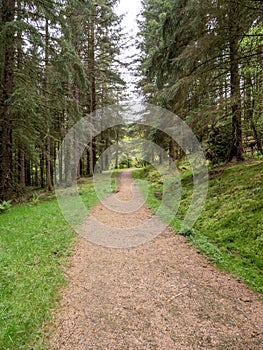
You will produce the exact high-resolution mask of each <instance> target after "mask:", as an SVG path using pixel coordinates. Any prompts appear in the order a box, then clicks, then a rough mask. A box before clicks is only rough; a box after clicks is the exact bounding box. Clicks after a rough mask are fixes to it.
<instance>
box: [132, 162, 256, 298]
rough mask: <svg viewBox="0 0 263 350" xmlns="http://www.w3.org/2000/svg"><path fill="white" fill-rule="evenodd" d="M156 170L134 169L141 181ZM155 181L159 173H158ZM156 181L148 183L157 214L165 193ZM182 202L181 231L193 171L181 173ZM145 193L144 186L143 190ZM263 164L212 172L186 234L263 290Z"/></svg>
mask: <svg viewBox="0 0 263 350" xmlns="http://www.w3.org/2000/svg"><path fill="white" fill-rule="evenodd" d="M154 172H156V171H155V170H154V169H153V168H147V169H140V170H137V171H135V172H134V177H135V178H137V179H139V178H140V179H152V178H153V173H154ZM155 177H156V179H158V176H157V175H156V174H155ZM160 183H161V181H160V178H159V179H158V181H153V182H152V181H150V184H149V185H148V191H149V193H148V199H147V203H148V205H149V207H150V208H151V209H152V210H153V211H154V212H155V211H156V210H157V209H158V206H159V205H160V200H159V199H157V198H155V196H154V191H156V189H157V190H158V191H162V185H161V184H160ZM181 183H182V200H181V204H180V207H179V210H178V212H177V213H176V215H175V217H174V219H173V220H172V222H171V226H172V227H173V228H174V230H175V232H179V231H180V227H181V225H182V219H183V217H184V214H185V213H186V210H187V208H188V207H189V204H190V202H191V196H192V193H193V191H192V189H193V182H192V174H191V172H189V171H188V172H185V173H183V174H181ZM144 191H145V189H144ZM262 214H263V162H262V160H261V161H255V162H250V163H244V164H240V165H231V166H229V167H220V168H214V169H211V171H210V181H209V192H208V197H207V201H206V205H205V208H204V209H203V211H202V213H201V215H200V217H199V219H198V220H197V222H196V224H195V227H194V229H191V230H189V231H185V232H182V233H183V234H184V235H185V236H187V238H188V239H189V241H191V242H192V243H193V244H194V245H195V246H196V247H197V248H198V249H199V250H200V251H202V252H203V253H204V254H205V255H206V256H207V257H208V258H209V259H210V260H211V261H212V262H213V263H215V264H216V265H217V266H218V267H220V268H222V269H224V270H225V271H227V272H229V273H232V274H234V275H236V276H237V277H238V278H239V279H240V280H243V281H245V282H246V283H247V284H248V285H249V286H250V287H251V288H252V289H254V290H256V291H259V292H261V293H263V273H262V272H263V215H262Z"/></svg>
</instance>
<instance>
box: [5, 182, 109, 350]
mask: <svg viewBox="0 0 263 350" xmlns="http://www.w3.org/2000/svg"><path fill="white" fill-rule="evenodd" d="M114 182H115V181H114V177H113V178H112V183H114ZM79 191H80V193H81V197H82V200H83V202H84V204H85V206H86V207H87V208H88V209H89V208H91V207H92V206H93V205H94V204H95V203H96V202H97V200H98V199H97V196H96V193H95V190H94V187H93V184H92V179H83V180H81V182H80V185H79ZM108 192H109V189H105V195H107V193H108ZM74 237H75V234H74V232H73V230H72V229H71V228H70V227H69V225H68V224H67V222H66V221H65V219H64V217H63V215H62V214H61V212H60V210H59V207H58V204H57V201H56V200H55V199H54V196H53V198H52V196H51V199H50V198H49V199H48V200H40V201H32V200H31V201H30V202H27V203H23V204H18V205H14V206H13V207H12V208H11V209H9V210H8V211H6V212H4V213H3V214H1V215H0V349H3V350H16V349H19V350H29V349H34V350H36V349H46V340H45V339H46V332H47V328H48V327H45V324H48V323H49V318H50V310H51V309H52V308H54V307H55V305H56V301H58V290H59V288H61V287H62V286H63V285H64V283H65V278H64V276H63V267H64V266H65V265H66V264H67V261H68V256H69V254H70V253H71V249H72V246H73V244H74Z"/></svg>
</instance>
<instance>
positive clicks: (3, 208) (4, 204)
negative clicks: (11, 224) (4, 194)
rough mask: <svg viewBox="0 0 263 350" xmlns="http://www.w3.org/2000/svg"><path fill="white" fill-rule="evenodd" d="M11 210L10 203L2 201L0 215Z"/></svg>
mask: <svg viewBox="0 0 263 350" xmlns="http://www.w3.org/2000/svg"><path fill="white" fill-rule="evenodd" d="M10 208H11V201H2V202H1V203H0V214H2V213H4V212H5V211H7V210H8V209H10Z"/></svg>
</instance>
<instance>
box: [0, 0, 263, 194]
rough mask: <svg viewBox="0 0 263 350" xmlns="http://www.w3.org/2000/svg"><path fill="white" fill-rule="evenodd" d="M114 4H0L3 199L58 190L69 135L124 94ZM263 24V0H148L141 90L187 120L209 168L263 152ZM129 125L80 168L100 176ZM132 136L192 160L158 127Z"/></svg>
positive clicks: (142, 25)
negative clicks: (100, 162) (104, 158)
mask: <svg viewBox="0 0 263 350" xmlns="http://www.w3.org/2000/svg"><path fill="white" fill-rule="evenodd" d="M117 3H118V1H117V0H100V1H93V0H92V1H81V0H63V1H59V0H55V1H54V0H53V1H51V0H44V1H39V0H35V1H15V0H2V2H1V8H0V38H1V39H0V40H1V48H0V199H2V200H3V199H11V198H15V197H17V196H18V197H19V196H21V195H23V193H24V191H25V189H26V188H27V187H28V186H33V187H37V188H43V189H46V190H48V191H50V190H52V189H53V186H54V181H57V182H62V176H63V174H62V168H65V167H67V157H66V156H65V157H62V158H61V159H60V167H59V169H56V167H55V166H54V165H55V159H56V157H57V154H58V149H59V147H60V145H61V143H62V140H63V138H64V136H65V135H66V133H67V131H68V130H69V129H70V128H71V127H72V126H73V125H74V124H75V123H76V122H77V121H78V120H80V119H81V118H82V117H85V116H88V115H89V114H90V113H92V112H94V111H95V110H97V109H99V108H102V107H104V106H108V105H113V104H117V103H119V102H122V101H125V94H124V91H125V82H124V81H123V79H122V77H121V73H120V72H121V67H123V66H124V63H122V62H120V59H119V57H120V56H119V54H120V52H123V50H125V45H126V44H125V40H124V36H123V31H122V28H121V17H118V16H117V15H116V14H115V12H114V7H115V6H116V4H117ZM262 21H263V4H262V2H261V1H255V0H254V1H244V0H222V1H209V0H205V1H190V0H166V1H160V0H143V1H142V12H141V15H140V17H139V19H138V24H139V33H138V40H137V45H138V47H139V48H140V50H141V55H140V57H139V58H136V62H137V92H138V94H140V95H141V98H142V99H143V101H145V102H149V103H152V104H154V105H158V106H160V107H163V108H166V109H168V110H170V111H172V112H174V113H175V114H176V115H178V116H179V117H180V118H182V119H183V120H184V121H185V122H186V123H187V124H188V125H189V126H190V127H191V128H192V130H193V131H194V133H195V134H196V136H197V137H198V140H199V141H200V142H201V143H202V145H203V147H204V150H205V153H206V156H207V158H208V160H210V162H211V163H212V164H217V163H220V162H229V161H231V160H233V159H235V160H237V161H242V160H243V159H244V158H245V156H247V155H250V156H260V155H262V154H263V151H262V133H263V116H262V115H263V99H262V94H263V92H262V91H263V90H262V83H263V82H262V78H263V22H262ZM125 132H126V133H127V130H126V131H125V130H124V129H123V128H122V127H121V126H119V127H115V128H111V129H108V130H106V131H105V132H103V134H101V135H99V136H97V137H96V138H94V139H93V141H92V142H90V143H89V145H88V147H87V148H86V150H85V154H83V157H82V159H81V160H80V164H79V175H80V176H89V175H92V173H93V169H94V166H95V164H96V161H97V159H98V158H99V156H100V154H102V153H103V152H104V150H106V149H108V148H109V146H110V145H112V144H114V143H118V142H119V139H120V138H122V137H123V136H124V135H125ZM128 132H130V130H128ZM133 135H136V137H138V136H139V137H143V138H147V139H150V140H151V141H153V142H155V143H156V144H158V145H160V146H162V148H164V149H165V150H166V151H167V153H168V154H169V156H170V158H171V159H176V158H182V157H183V153H182V152H181V151H180V149H179V147H178V145H176V144H175V143H174V141H173V140H171V139H170V138H169V137H168V136H167V135H165V134H163V133H162V132H160V131H159V130H154V129H153V130H149V128H146V129H145V130H143V129H142V128H138V129H137V130H135V132H133ZM63 163H64V164H63ZM104 167H105V169H106V168H108V167H109V164H107V163H106V164H105V165H104ZM56 172H57V173H56Z"/></svg>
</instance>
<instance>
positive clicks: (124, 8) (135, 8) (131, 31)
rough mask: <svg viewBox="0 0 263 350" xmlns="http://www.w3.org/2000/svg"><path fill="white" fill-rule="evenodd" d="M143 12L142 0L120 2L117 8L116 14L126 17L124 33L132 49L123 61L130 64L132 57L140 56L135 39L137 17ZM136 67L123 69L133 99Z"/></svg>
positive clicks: (126, 53)
mask: <svg viewBox="0 0 263 350" xmlns="http://www.w3.org/2000/svg"><path fill="white" fill-rule="evenodd" d="M140 11H141V1H140V0H132V1H130V0H120V2H119V5H118V6H117V7H116V10H115V12H116V13H117V15H122V14H125V17H124V18H123V21H122V27H123V32H124V33H127V34H128V37H129V44H130V47H129V48H128V49H126V50H125V51H124V52H122V54H121V60H124V61H125V62H128V63H130V62H131V58H130V57H131V56H134V55H135V56H136V55H138V54H139V51H138V50H137V49H136V47H135V39H136V35H137V31H138V26H137V23H136V16H137V15H138V14H139V13H140ZM133 71H134V67H132V66H131V65H130V66H129V67H128V68H126V69H122V78H123V79H124V80H125V81H126V83H127V92H128V94H129V95H130V96H131V97H132V98H136V96H135V95H134V93H133V90H134V80H135V77H134V76H133Z"/></svg>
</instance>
